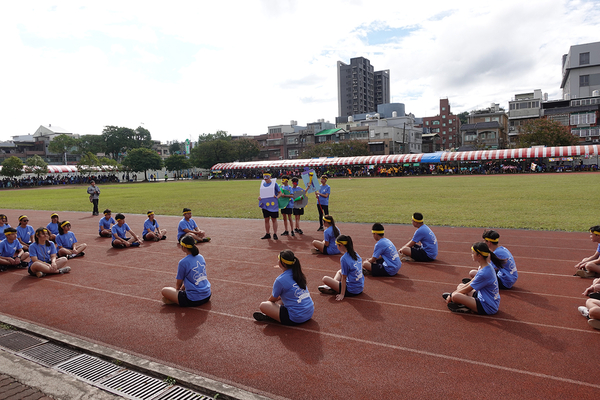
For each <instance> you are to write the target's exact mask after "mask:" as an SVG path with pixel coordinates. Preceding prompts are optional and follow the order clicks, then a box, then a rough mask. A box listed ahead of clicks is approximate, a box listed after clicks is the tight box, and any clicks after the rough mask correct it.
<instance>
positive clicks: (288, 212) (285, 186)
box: [279, 175, 295, 236]
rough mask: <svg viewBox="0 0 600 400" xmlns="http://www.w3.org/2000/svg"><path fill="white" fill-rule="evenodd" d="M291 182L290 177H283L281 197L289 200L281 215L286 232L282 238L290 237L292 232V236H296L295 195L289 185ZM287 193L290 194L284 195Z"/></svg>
mask: <svg viewBox="0 0 600 400" xmlns="http://www.w3.org/2000/svg"><path fill="white" fill-rule="evenodd" d="M289 180H290V177H289V176H287V175H284V176H282V177H281V184H282V186H281V188H280V189H281V195H280V196H279V197H285V198H287V199H288V203H287V205H286V206H285V207H284V208H282V209H281V215H282V216H283V226H284V229H285V230H284V231H283V233H282V234H281V236H288V235H289V234H290V231H291V232H292V236H294V235H295V233H294V224H293V222H292V213H293V212H294V195H293V189H292V187H291V186H290V185H289ZM284 190H285V191H287V192H288V193H289V194H284V193H283V191H284ZM288 222H289V224H290V228H289V229H290V230H289V231H288Z"/></svg>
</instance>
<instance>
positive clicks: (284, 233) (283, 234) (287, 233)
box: [281, 231, 294, 236]
mask: <svg viewBox="0 0 600 400" xmlns="http://www.w3.org/2000/svg"><path fill="white" fill-rule="evenodd" d="M289 234H290V233H289V232H288V231H283V233H282V234H281V236H288V235H289ZM292 234H294V232H292Z"/></svg>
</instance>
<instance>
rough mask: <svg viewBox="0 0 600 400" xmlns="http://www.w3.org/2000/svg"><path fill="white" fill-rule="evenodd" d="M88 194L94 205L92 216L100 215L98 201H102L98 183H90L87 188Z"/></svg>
mask: <svg viewBox="0 0 600 400" xmlns="http://www.w3.org/2000/svg"><path fill="white" fill-rule="evenodd" d="M87 192H88V194H89V195H90V201H91V202H92V203H93V204H94V210H93V211H92V215H99V214H100V213H99V212H98V200H99V199H100V188H99V187H98V186H96V182H94V181H90V186H89V187H88V188H87Z"/></svg>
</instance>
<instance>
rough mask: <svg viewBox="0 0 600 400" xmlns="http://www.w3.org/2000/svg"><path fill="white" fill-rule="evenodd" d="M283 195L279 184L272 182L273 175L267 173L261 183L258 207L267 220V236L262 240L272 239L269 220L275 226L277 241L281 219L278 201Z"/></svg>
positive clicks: (274, 234)
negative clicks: (279, 219)
mask: <svg viewBox="0 0 600 400" xmlns="http://www.w3.org/2000/svg"><path fill="white" fill-rule="evenodd" d="M280 194H281V190H280V189H279V185H278V184H277V182H275V181H273V180H271V174H270V173H268V172H265V173H264V174H263V181H262V182H261V183H260V195H259V196H258V205H259V207H260V208H262V213H263V218H264V219H265V231H266V233H265V236H263V237H261V239H271V227H270V225H269V220H271V224H272V225H273V240H277V239H278V238H277V219H278V218H279V204H278V202H277V199H278V198H279V195H280Z"/></svg>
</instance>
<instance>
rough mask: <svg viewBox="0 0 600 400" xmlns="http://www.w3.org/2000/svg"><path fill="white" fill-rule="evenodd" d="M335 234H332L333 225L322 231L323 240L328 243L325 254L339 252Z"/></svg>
mask: <svg viewBox="0 0 600 400" xmlns="http://www.w3.org/2000/svg"><path fill="white" fill-rule="evenodd" d="M335 239H336V236H335V235H334V234H333V226H330V227H329V228H327V229H325V232H323V240H325V241H326V242H328V243H329V246H327V254H340V249H338V247H337V244H335Z"/></svg>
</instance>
